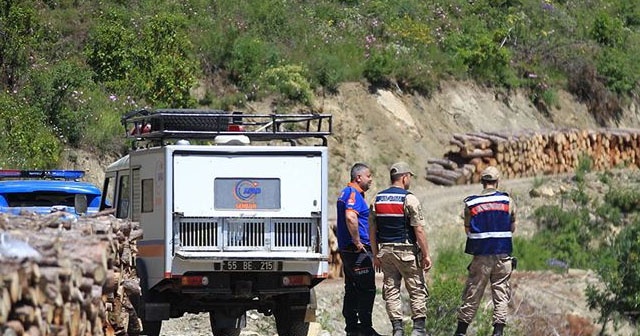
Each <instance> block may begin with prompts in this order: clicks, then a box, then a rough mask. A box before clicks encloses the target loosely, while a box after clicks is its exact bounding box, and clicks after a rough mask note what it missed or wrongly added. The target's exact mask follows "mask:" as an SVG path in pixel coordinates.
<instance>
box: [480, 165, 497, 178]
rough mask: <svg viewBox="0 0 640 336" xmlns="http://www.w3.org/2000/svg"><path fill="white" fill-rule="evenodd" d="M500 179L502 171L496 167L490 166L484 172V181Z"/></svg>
mask: <svg viewBox="0 0 640 336" xmlns="http://www.w3.org/2000/svg"><path fill="white" fill-rule="evenodd" d="M499 178H500V171H498V168H496V167H494V166H489V167H487V168H486V169H485V170H483V171H482V180H483V181H497V180H498V179H499Z"/></svg>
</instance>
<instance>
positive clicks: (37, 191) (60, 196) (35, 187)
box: [0, 179, 101, 218]
mask: <svg viewBox="0 0 640 336" xmlns="http://www.w3.org/2000/svg"><path fill="white" fill-rule="evenodd" d="M77 194H81V195H86V196H87V213H89V214H91V213H95V212H98V209H99V207H100V199H101V191H100V189H98V187H96V186H95V185H93V184H91V183H89V182H81V181H74V180H49V179H44V180H43V179H16V180H13V179H10V180H0V212H5V213H10V214H14V215H19V214H20V213H22V212H23V211H27V212H34V213H38V214H48V213H51V212H55V211H65V212H68V213H69V214H70V216H71V217H73V216H72V214H75V208H74V207H73V205H74V204H73V203H74V200H73V197H75V195H77ZM67 195H68V196H67ZM71 217H70V218H71Z"/></svg>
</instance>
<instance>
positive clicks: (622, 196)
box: [604, 188, 640, 213]
mask: <svg viewBox="0 0 640 336" xmlns="http://www.w3.org/2000/svg"><path fill="white" fill-rule="evenodd" d="M604 200H605V202H606V203H607V205H609V206H611V207H614V208H617V209H619V210H620V211H622V212H624V213H629V212H636V211H640V192H638V190H636V189H635V188H616V189H611V190H610V191H609V192H607V193H606V194H605V196H604Z"/></svg>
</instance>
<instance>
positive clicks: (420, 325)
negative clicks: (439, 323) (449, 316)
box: [411, 317, 427, 336]
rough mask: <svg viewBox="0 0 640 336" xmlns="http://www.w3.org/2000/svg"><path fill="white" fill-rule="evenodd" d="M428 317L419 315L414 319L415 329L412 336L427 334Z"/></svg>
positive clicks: (424, 335)
mask: <svg viewBox="0 0 640 336" xmlns="http://www.w3.org/2000/svg"><path fill="white" fill-rule="evenodd" d="M425 321H426V319H425V318H424V317H419V318H417V319H413V331H412V332H411V336H426V335H427V329H426V326H425Z"/></svg>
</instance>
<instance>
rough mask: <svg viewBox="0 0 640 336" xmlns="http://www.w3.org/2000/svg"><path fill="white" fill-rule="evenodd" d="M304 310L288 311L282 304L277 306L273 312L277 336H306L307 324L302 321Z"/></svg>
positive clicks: (288, 308) (307, 331)
mask: <svg viewBox="0 0 640 336" xmlns="http://www.w3.org/2000/svg"><path fill="white" fill-rule="evenodd" d="M305 314H306V311H305V310H304V309H290V307H287V306H286V305H284V304H281V305H278V307H277V308H276V310H275V311H274V316H275V318H276V329H277V330H278V336H307V334H308V333H309V322H305V321H304V317H305Z"/></svg>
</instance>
